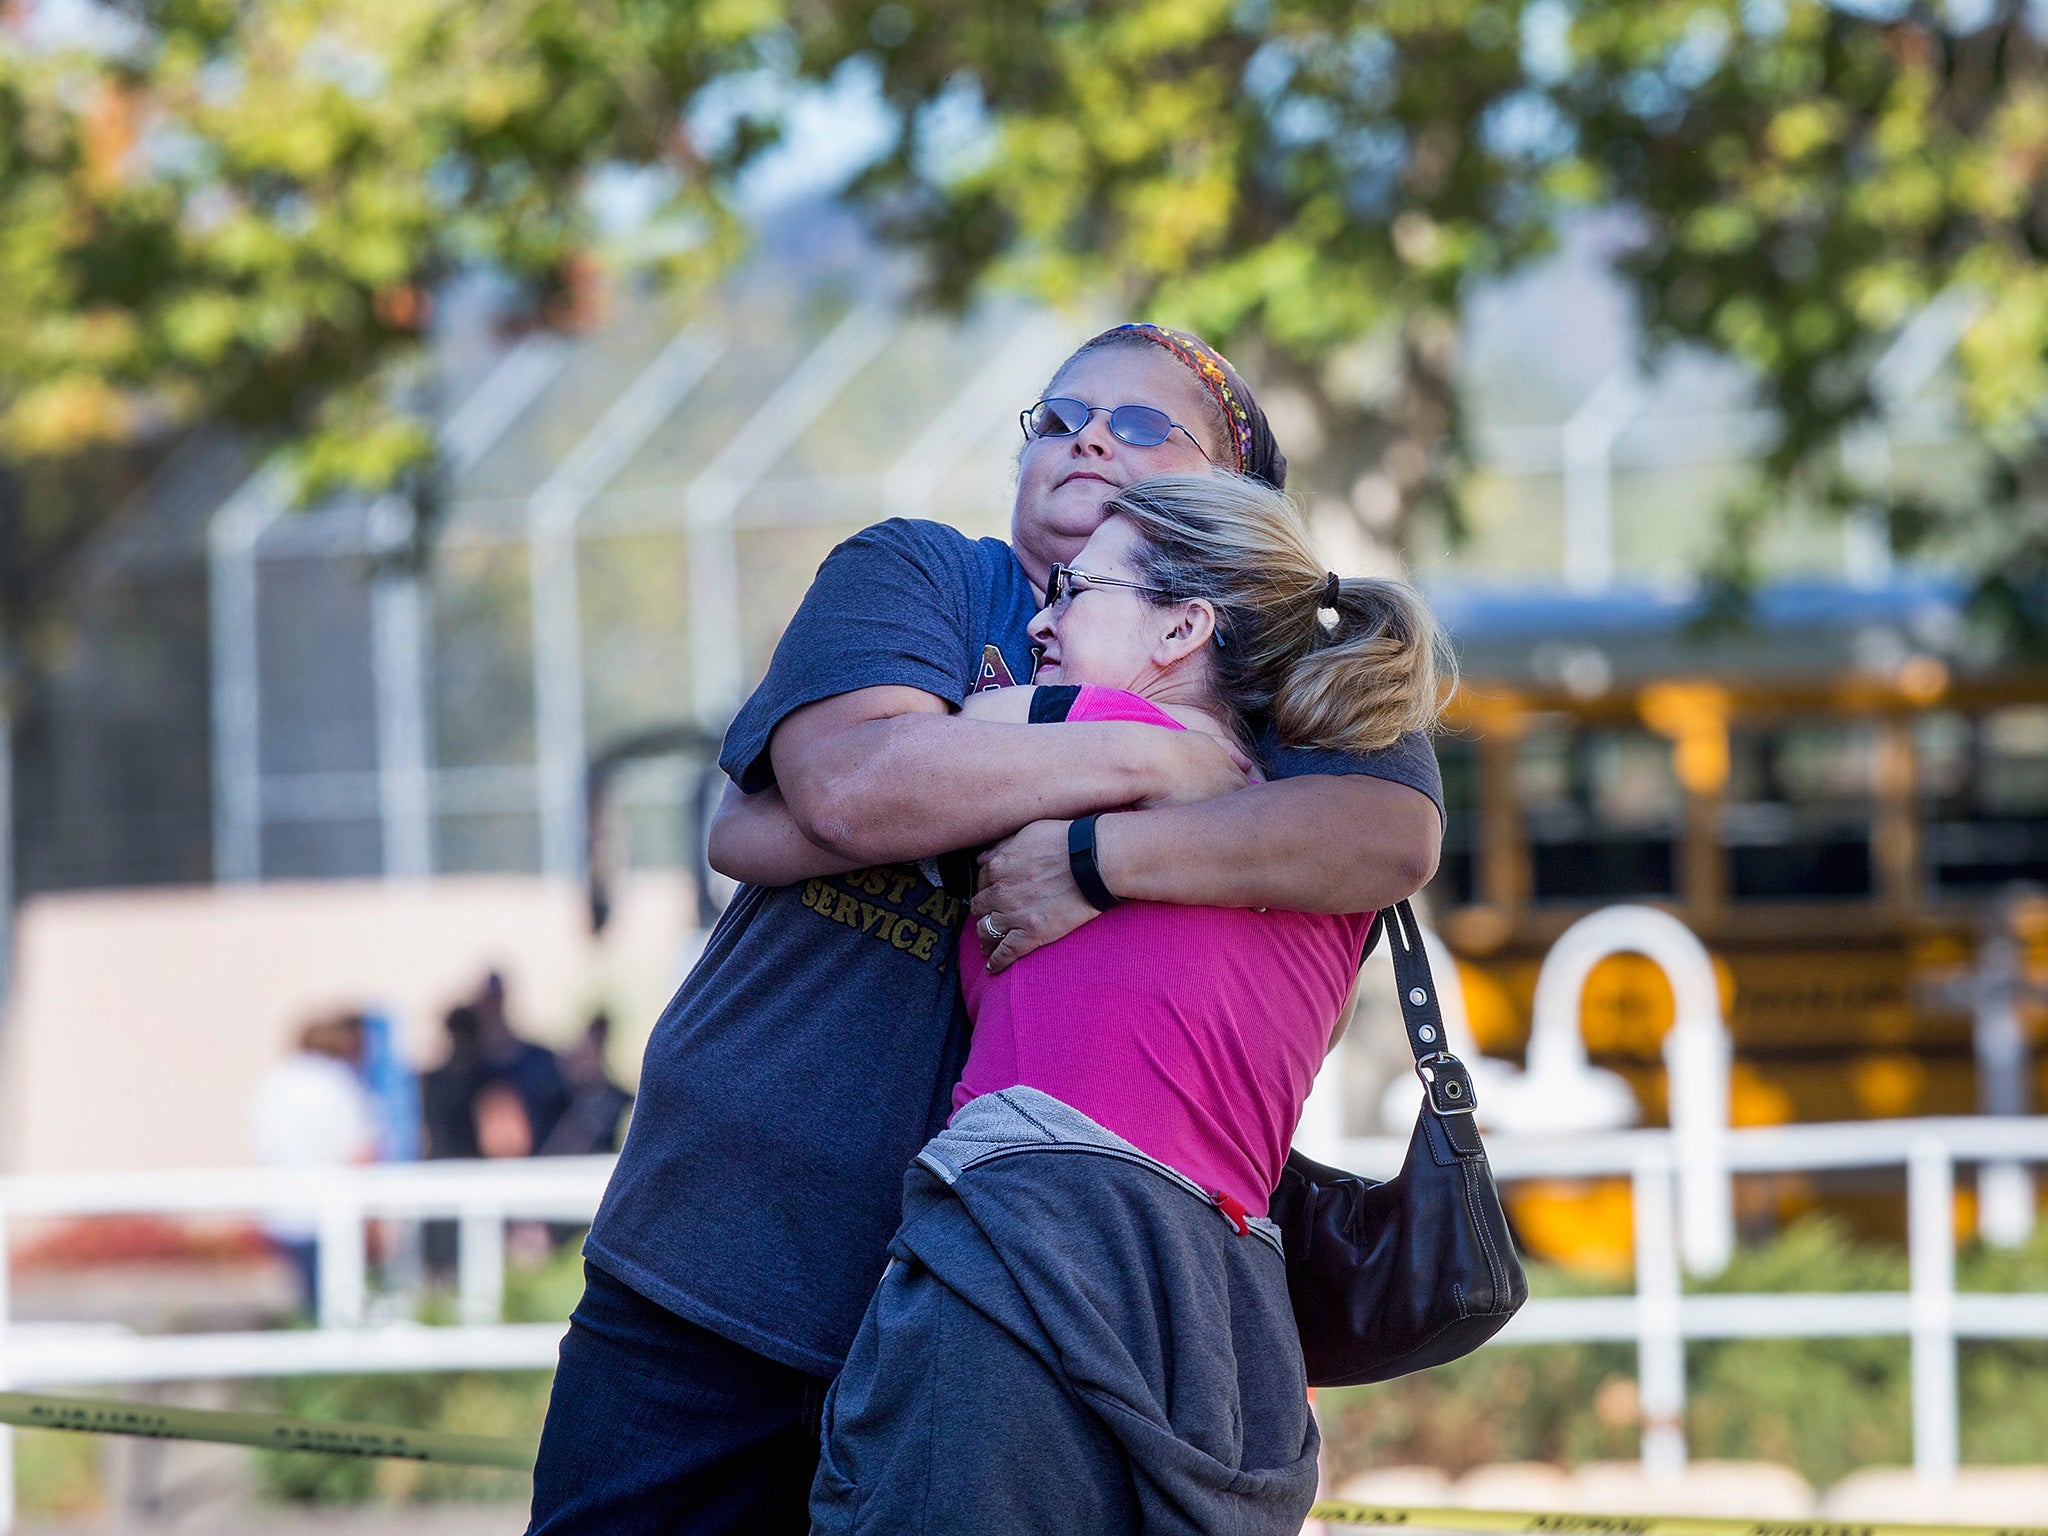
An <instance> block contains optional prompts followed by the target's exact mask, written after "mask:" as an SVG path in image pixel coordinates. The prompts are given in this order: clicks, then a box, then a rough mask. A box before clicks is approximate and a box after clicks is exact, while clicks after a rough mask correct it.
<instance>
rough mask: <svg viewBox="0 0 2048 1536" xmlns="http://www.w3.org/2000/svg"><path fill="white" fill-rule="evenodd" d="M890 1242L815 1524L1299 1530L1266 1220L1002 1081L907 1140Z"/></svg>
mask: <svg viewBox="0 0 2048 1536" xmlns="http://www.w3.org/2000/svg"><path fill="white" fill-rule="evenodd" d="M1241 1227H1242V1230H1241V1229H1240V1228H1241ZM890 1255H891V1262H890V1264H889V1268H888V1271H887V1272H886V1273H885V1274H884V1276H883V1278H882V1282H881V1285H880V1286H879V1287H878V1288H877V1290H876V1293H875V1296H874V1299H873V1301H872V1302H871V1303H870V1304H869V1307H868V1311H867V1316H866V1317H865V1319H864V1320H863V1321H862V1323H861V1327H860V1332H859V1335H858V1336H857V1337H856V1339H855V1341H854V1345H853V1352H852V1355H851V1357H850V1358H849V1359H848V1361H847V1364H846V1369H845V1371H844V1372H843V1373H842V1374H841V1376H840V1377H839V1380H838V1382H837V1383H836V1384H835V1385H834V1387H833V1389H832V1392H831V1395H830V1396H829V1397H828V1398H827V1400H826V1407H825V1433H824V1457H823V1461H822V1463H821V1465H820V1467H819V1471H818V1478H817V1482H816V1483H815V1484H814V1485H813V1489H812V1496H811V1515H812V1520H813V1527H812V1528H813V1531H814V1532H818V1533H831V1536H838V1533H854V1532H875V1533H880V1532H887V1533H890V1536H941V1533H949V1536H950V1533H959V1536H967V1533H974V1536H1027V1533H1029V1536H1081V1533H1086V1536H1110V1533H1118V1532H1133V1533H1137V1532H1143V1533H1146V1536H1197V1533H1200V1536H1294V1533H1295V1532H1297V1531H1299V1530H1300V1528H1301V1524H1302V1521H1303V1520H1304V1518H1306V1516H1307V1513H1308V1508H1309V1505H1310V1503H1311V1502H1313V1500H1314V1498H1315V1491H1316V1452H1317V1449H1318V1445H1319V1441H1318V1437H1317V1433H1316V1425H1315V1419H1314V1417H1313V1416H1312V1415H1311V1414H1310V1412H1309V1408H1308V1392H1307V1382H1306V1379H1305V1377H1304V1375H1303V1371H1302V1363H1301V1347H1300V1343H1299V1341H1298V1339H1297V1338H1296V1335H1295V1328H1294V1316H1293V1313H1292V1311H1291V1310H1290V1309H1289V1306H1288V1301H1287V1279H1286V1271H1285V1267H1284V1263H1283V1260H1282V1258H1281V1253H1280V1243H1279V1234H1278V1231H1277V1229H1275V1228H1274V1227H1273V1225H1272V1223H1270V1222H1268V1221H1265V1220H1264V1219H1263V1218H1258V1217H1252V1218H1250V1219H1248V1220H1246V1221H1243V1222H1242V1223H1241V1224H1240V1222H1238V1221H1236V1220H1234V1219H1232V1218H1231V1217H1229V1216H1226V1215H1225V1214H1224V1213H1223V1211H1221V1210H1219V1209H1218V1208H1217V1206H1216V1205H1215V1204H1213V1203H1212V1202H1211V1201H1210V1199H1209V1197H1208V1195H1207V1194H1206V1193H1205V1192H1204V1191H1203V1190H1202V1189H1201V1188H1200V1187H1199V1186H1198V1185H1196V1184H1194V1183H1193V1182H1192V1181H1190V1180H1188V1179H1186V1178H1184V1177H1183V1176H1182V1175H1180V1174H1179V1173H1177V1172H1175V1171H1174V1170H1173V1169H1171V1168H1168V1167H1167V1166H1166V1165H1164V1164H1163V1163H1160V1162H1158V1161H1157V1160H1155V1159H1153V1158H1151V1157H1148V1156H1146V1155H1145V1154H1144V1153H1143V1152H1140V1151H1139V1150H1138V1149H1137V1148H1136V1147H1133V1146H1132V1145H1131V1144H1130V1143H1129V1142H1127V1141H1125V1140H1123V1139H1122V1138H1121V1137H1119V1136H1116V1135H1114V1134H1113V1133H1111V1132H1110V1131H1108V1130H1105V1129H1104V1128H1103V1127H1102V1126H1100V1125H1097V1124H1096V1123H1095V1122H1094V1121H1093V1120H1090V1119H1089V1118H1088V1117H1087V1116H1085V1115H1083V1114H1081V1113H1080V1112H1079V1111H1078V1110H1075V1109H1072V1108H1069V1107H1068V1106H1067V1105H1065V1104H1063V1103H1061V1102H1060V1101H1059V1100H1058V1099H1055V1098H1052V1097H1051V1096H1049V1095H1047V1094H1044V1093H1041V1092H1039V1091H1038V1090H1036V1089H1033V1088H1010V1089H1005V1090H1003V1091H1002V1092H1000V1093H993V1094H988V1095H985V1096H983V1097H981V1098H978V1099H975V1100H973V1101H972V1102H971V1103H969V1104H968V1105H966V1106H965V1107H964V1108H963V1109H961V1111H960V1112H959V1114H957V1115H956V1116H955V1117H954V1119H953V1123H952V1124H951V1125H950V1126H948V1127H947V1129H946V1130H944V1131H942V1132H941V1133H940V1134H939V1135H938V1136H936V1137H934V1138H933V1139H932V1141H931V1142H930V1143H928V1144H927V1145H926V1147H925V1149H924V1151H923V1152H922V1153H920V1154H919V1156H918V1159H917V1161H916V1163H915V1164H913V1165H912V1167H911V1169H910V1171H909V1172H908V1174H907V1175H906V1176H905V1179H904V1196H903V1224H902V1226H901V1227H899V1228H898V1230H897V1233H896V1236H895V1238H894V1240H893V1241H892V1242H891V1244H890Z"/></svg>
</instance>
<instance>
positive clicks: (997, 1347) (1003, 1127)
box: [812, 475, 1450, 1536]
mask: <svg viewBox="0 0 2048 1536" xmlns="http://www.w3.org/2000/svg"><path fill="white" fill-rule="evenodd" d="M1105 510H1106V512H1107V513H1108V516H1107V517H1106V519H1105V520H1104V521H1103V523H1102V525H1101V526H1100V527H1099V528H1098V529H1097V530H1096V531H1095V533H1094V535H1093V536H1092V537H1091V538H1090V539H1089V540H1088V542H1087V544H1086V545H1085V546H1084V547H1083V548H1082V549H1081V550H1080V552H1079V553H1078V554H1076V556H1075V557H1074V561H1073V563H1072V564H1071V565H1069V564H1065V563H1061V564H1057V565H1055V566H1054V567H1053V570H1052V574H1051V579H1050V581H1049V583H1048V587H1047V593H1046V597H1047V601H1046V606H1045V608H1044V609H1043V611H1041V612H1040V613H1039V614H1038V615H1037V617H1036V618H1035V619H1034V620H1033V621H1032V624H1031V634H1032V637H1033V639H1035V640H1036V641H1038V643H1039V644H1040V646H1041V647H1042V648H1043V659H1042V661H1041V663H1040V667H1039V677H1040V679H1041V685H1040V686H1038V687H1035V688H1011V689H1004V690H1001V691H997V692H990V693H983V694H979V695H976V696H975V697H973V698H971V699H969V700H968V701H967V703H966V705H965V706H964V709H965V711H966V712H967V713H968V714H969V715H970V716H974V717H978V718H981V719H985V720H990V721H1005V722H1010V723H1016V724H1027V723H1029V722H1034V721H1037V722H1047V721H1053V720H1064V721H1066V722H1069V723H1074V722H1084V721H1109V720H1118V721H1136V722H1143V723H1145V724H1147V725H1150V726H1152V727H1155V728H1163V729H1166V730H1169V731H1182V730H1188V731H1198V732H1206V733H1208V734H1210V735H1213V736H1216V737H1218V738H1222V739H1226V740H1234V741H1236V742H1238V743H1239V744H1240V745H1242V746H1244V747H1247V748H1250V747H1252V746H1254V745H1256V743H1257V741H1258V739H1259V736H1260V729H1259V726H1260V723H1261V722H1263V723H1268V724H1270V725H1271V726H1272V727H1274V728H1275V729H1277V730H1278V731H1279V732H1280V733H1281V735H1282V736H1283V738H1284V739H1286V740H1288V741H1290V742H1293V743H1296V744H1298V745H1301V746H1305V747H1312V748H1321V749H1325V750H1331V751H1339V752H1354V753H1362V752H1371V751H1374V750H1378V749H1381V748H1384V747H1385V746H1387V745H1389V744H1390V743H1392V742H1394V741H1396V740H1398V739H1400V738H1401V737H1402V736H1403V735H1404V734H1406V733H1408V732H1411V731H1418V730H1425V729H1427V728H1428V727H1429V726H1431V725H1432V724H1433V723H1434V722H1435V719H1436V716H1437V713H1438V710H1439V708H1440V706H1441V702H1442V696H1443V691H1444V687H1445V684H1446V682H1447V681H1448V678H1449V676H1450V665H1449V662H1448V660H1447V657H1446V654H1445V652H1444V650H1443V647H1442V645H1441V642H1440V639H1439V637H1438V632H1437V630H1436V628H1435V625H1434V623H1433V622H1432V620H1431V619H1430V616H1429V613H1428V611H1427V609H1426V608H1424V607H1423V605H1422V603H1421V602H1420V600H1419V599H1417V598H1416V596H1415V595H1414V593H1413V592H1412V591H1410V590H1409V589H1408V588H1406V587H1405V586H1403V585H1401V584H1399V583H1396V582H1388V581H1372V580H1353V581H1340V580H1339V579H1338V578H1337V577H1336V576H1334V575H1331V574H1328V573H1326V572H1325V571H1324V570H1323V569H1322V566H1321V564H1320V563H1319V562H1318V561H1317V560H1316V559H1315V556H1314V554H1313V553H1312V551H1311V550H1310V548H1309V545H1308V542H1307V540H1306V538H1305V537H1304V536H1303V532H1302V526H1301V519H1300V517H1299V514H1298V513H1297V512H1296V511H1295V509H1294V508H1293V506H1292V505H1291V504H1290V503H1289V502H1288V501H1287V499H1286V498H1285V497H1284V496H1283V495H1282V494H1280V493H1279V492H1276V491H1273V490H1271V489H1270V488H1267V487H1264V486H1261V485H1258V484H1256V483H1254V482H1251V481H1248V480H1243V479H1240V478H1238V477H1235V476H1229V475H1210V476H1195V477H1175V478H1163V479H1154V480H1144V481H1140V482H1139V483H1137V484H1136V485H1133V486H1130V487H1127V488H1125V489H1124V490H1122V491H1120V492H1119V493H1118V494H1117V495H1116V496H1115V497H1114V498H1112V499H1111V500H1110V501H1109V502H1108V504H1107V506H1106V508H1105ZM1086 820H1087V821H1093V820H1095V818H1092V817H1091V818H1086ZM1114 820H1115V818H1114V817H1113V816H1103V817H1102V818H1101V822H1102V823H1113V822H1114ZM1086 842H1087V840H1086V838H1085V837H1083V838H1081V839H1078V840H1077V841H1076V844H1075V847H1076V849H1077V853H1076V857H1075V872H1076V875H1077V877H1078V879H1079V881H1080V884H1081V885H1082V887H1083V888H1084V889H1088V888H1091V887H1092V888H1094V889H1095V892H1096V894H1097V896H1098V897H1106V896H1107V892H1106V891H1104V890H1103V889H1102V881H1101V879H1100V876H1099V872H1097V871H1095V870H1093V869H1092V868H1091V867H1090V866H1089V864H1088V862H1087V860H1086V858H1085V857H1083V856H1081V854H1080V853H1079V851H1078V850H1080V849H1082V848H1085V846H1086ZM1108 906H1109V910H1107V911H1105V912H1104V913H1103V914H1102V915H1101V917H1100V918H1098V919H1097V920H1096V921H1095V922H1092V923H1090V924H1088V925H1086V926H1085V927H1083V928H1080V929H1078V930H1077V931H1075V932H1073V933H1071V934H1068V935H1066V936H1065V937H1063V938H1061V939H1060V940H1058V941H1057V942H1055V943H1053V944H1051V945H1049V946H1046V947H1044V948H1041V949H1038V950H1036V951H1034V952H1032V953H1030V954H1028V955H1025V956H1024V957H1022V958H1021V959H1020V960H1018V961H1017V963H1015V964H1014V965H1012V966H1010V967H1008V968H1007V969H1005V970H1003V971H1002V972H1000V973H998V974H993V975H992V974H990V973H989V972H988V971H987V970H986V969H985V968H984V967H983V966H982V964H981V963H980V961H981V953H980V950H979V949H978V948H977V947H976V945H975V942H974V939H973V937H972V936H971V935H968V936H963V939H962V965H961V974H962V979H963V985H964V988H965V994H966V1002H967V1006H968V1010H969V1012H970V1014H971V1015H972V1017H973V1020H974V1037H973V1046H972V1049H971V1053H970V1055H969V1057H968V1060H967V1065H966V1069H965V1072H964V1073H963V1075H962V1078H961V1081H960V1083H959V1085H958V1086H957V1087H956V1088H955V1089H954V1091H953V1103H954V1105H955V1109H956V1112H955V1114H954V1116H953V1119H952V1122H951V1124H950V1125H949V1127H948V1128H947V1129H946V1130H945V1131H943V1132H941V1133H940V1134H939V1135H938V1136H937V1137H935V1138H934V1139H933V1140H932V1141H931V1142H930V1143H929V1144H928V1145H927V1146H926V1147H925V1149H924V1150H923V1152H922V1153H920V1155H919V1157H918V1159H917V1162H916V1164H915V1165H914V1166H913V1167H912V1169H911V1172H910V1174H909V1176H908V1178H907V1181H906V1185H905V1196H904V1220H903V1225H902V1227H901V1228H900V1229H899V1230H898V1232H897V1234H896V1238H895V1240H894V1242H893V1243H892V1244H891V1248H890V1251H891V1254H892V1257H893V1260H894V1262H892V1263H891V1265H890V1266H889V1268H888V1270H887V1272H886V1273H885V1275H884V1277H883V1280H882V1282H881V1285H880V1287H879V1288H878V1290H877V1292H876V1295H875V1297H874V1300H873V1302H872V1303H871V1304H870V1306H869V1309H868V1313H867V1316H866V1318H865V1320H864V1321H863V1323H862V1325H861V1331H860V1333H859V1335H858V1336H857V1337H856V1338H855V1340H854V1345H853V1352H852V1354H851V1356H850V1358H849V1359H848V1362H847V1366H846V1369H845V1371H844V1372H843V1373H842V1374H841V1375H840V1377H839V1380H838V1382H837V1384H836V1385H835V1386H834V1387H833V1389H832V1394H831V1395H830V1396H829V1397H828V1398H827V1400H826V1407H825V1426H824V1456H823V1460H822V1462H821V1465H820V1470H819V1473H818V1479H817V1482H816V1484H815V1486H814V1490H813V1494H812V1515H813V1521H814V1525H813V1530H814V1532H821V1533H826V1532H829V1533H838V1532H849V1533H850V1532H856V1531H860V1532H869V1531H872V1532H883V1531H887V1532H891V1533H916V1536H937V1533H940V1532H962V1533H965V1532H993V1531H1002V1532H1017V1533H1024V1532H1032V1533H1045V1536H1053V1533H1060V1532H1068V1531H1088V1532H1139V1531H1147V1532H1149V1531H1168V1530H1171V1531H1176V1532H1198V1531H1217V1532H1223V1531H1228V1532H1232V1533H1245V1536H1251V1533H1257V1532H1272V1533H1274V1536H1281V1533H1292V1532H1294V1531H1297V1530H1298V1529H1299V1528H1300V1525H1301V1522H1302V1520H1303V1519H1304V1518H1305V1517H1306V1515H1307V1513H1308V1507H1309V1504H1310V1502H1311V1501H1312V1499H1313V1497H1314V1494H1315V1485H1316V1448H1317V1435H1316V1429H1315V1423H1314V1420H1313V1418H1312V1417H1311V1416H1310V1414H1309V1411H1308V1407H1307V1394H1306V1383H1305V1380H1304V1377H1303V1368H1302V1363H1301V1355H1300V1348H1299V1344H1298V1341H1297V1339H1296V1337H1295V1333H1294V1321H1293V1314H1292V1312H1291V1311H1290V1309H1289V1306H1288V1301H1287V1283H1286V1274H1285V1269H1284V1265H1283V1261H1282V1258H1281V1252H1280V1242H1279V1234H1278V1230H1277V1229H1276V1228H1274V1227H1273V1226H1272V1224H1271V1223H1270V1222H1269V1221H1267V1220H1266V1219H1265V1213H1266V1206H1267V1201H1268V1197H1269V1195H1270V1193H1271V1191H1272V1190H1273V1188H1274V1187H1275V1185H1276V1184H1277V1183H1278V1181H1279V1175H1280V1167H1281V1164H1282V1162H1283V1161H1284V1160H1285V1158H1286V1156H1287V1150H1288V1147H1289V1144H1290V1143H1291V1141H1292V1139H1293V1135H1294V1129H1295V1124H1296V1122H1297V1120H1298V1119H1299V1117H1300V1113H1301V1107H1302V1104H1303V1102H1304V1100H1305V1099H1306V1098H1307V1096H1308V1091H1309V1086H1310V1084H1311V1083H1312V1082H1313V1080H1314V1078H1315V1074H1316V1069H1317V1067H1318V1066H1319V1065H1320V1064H1321V1062H1322V1059H1323V1056H1324V1054H1325V1051H1326V1049H1327V1046H1328V1044H1329V1041H1330V1039H1331V1037H1332V1034H1333V1032H1334V1030H1335V1027H1336V1025H1337V1023H1338V1022H1339V1020H1340V1018H1341V1016H1342V1014H1343V1010H1344V1005H1345V1002H1346V1000H1347V999H1348V997H1349V995H1350V990H1351V985H1352V981H1353V978H1354V977H1355V975H1356V973H1357V968H1358V962H1359V957H1360V954H1361V951H1362V948H1363V945H1364V942H1365V939H1366V936H1367V933H1368V931H1369V928H1370V925H1371V921H1372V919H1371V915H1370V914H1367V913H1355V914H1349V915H1334V916H1326V915H1318V914H1311V913H1303V912H1289V911H1279V910H1270V911H1269V910H1258V909H1247V908H1241V907H1239V908H1225V907H1203V906H1186V905H1172V904H1167V903H1156V902H1140V901H1131V902H1119V901H1116V900H1114V898H1109V900H1108Z"/></svg>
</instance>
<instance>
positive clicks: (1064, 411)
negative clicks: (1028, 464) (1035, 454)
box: [1031, 399, 1088, 437]
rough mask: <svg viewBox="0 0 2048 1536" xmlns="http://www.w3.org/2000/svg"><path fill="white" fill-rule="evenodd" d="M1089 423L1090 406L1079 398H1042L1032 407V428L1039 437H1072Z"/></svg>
mask: <svg viewBox="0 0 2048 1536" xmlns="http://www.w3.org/2000/svg"><path fill="white" fill-rule="evenodd" d="M1087 425H1088V407H1087V406H1086V405H1084V404H1082V403H1081V402H1080V401H1079V400H1066V399H1053V400H1041V401H1039V402H1038V404H1037V405H1035V406H1033V407H1032V408H1031V430H1032V432H1033V433H1035V434H1036V435H1037V436H1039V437H1071V436H1073V434H1074V433H1076V432H1078V431H1080V430H1081V429H1082V428H1083V427H1085V426H1087Z"/></svg>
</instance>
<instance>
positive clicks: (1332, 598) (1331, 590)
mask: <svg viewBox="0 0 2048 1536" xmlns="http://www.w3.org/2000/svg"><path fill="white" fill-rule="evenodd" d="M1329 578H1330V579H1329V580H1328V581H1325V582H1324V583H1323V600H1322V602H1321V603H1320V604H1319V605H1318V606H1320V607H1323V608H1332V609H1334V608H1335V607H1336V606H1337V573H1336V572H1335V571H1331V572H1329Z"/></svg>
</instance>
